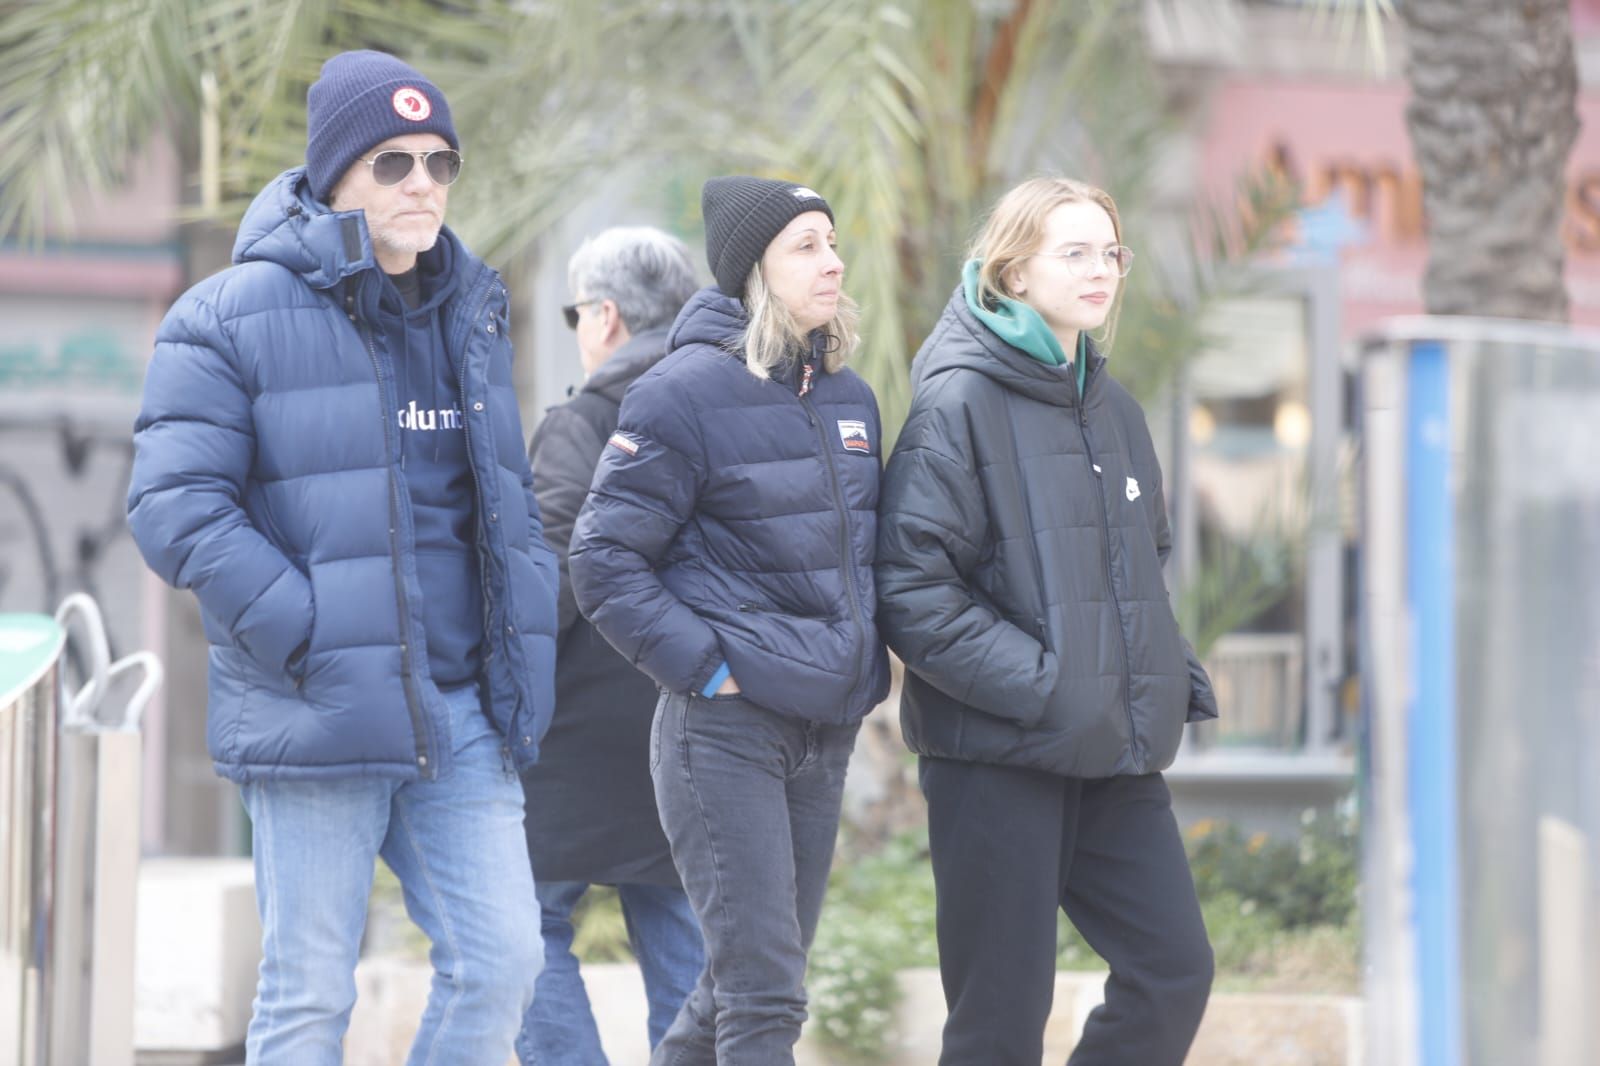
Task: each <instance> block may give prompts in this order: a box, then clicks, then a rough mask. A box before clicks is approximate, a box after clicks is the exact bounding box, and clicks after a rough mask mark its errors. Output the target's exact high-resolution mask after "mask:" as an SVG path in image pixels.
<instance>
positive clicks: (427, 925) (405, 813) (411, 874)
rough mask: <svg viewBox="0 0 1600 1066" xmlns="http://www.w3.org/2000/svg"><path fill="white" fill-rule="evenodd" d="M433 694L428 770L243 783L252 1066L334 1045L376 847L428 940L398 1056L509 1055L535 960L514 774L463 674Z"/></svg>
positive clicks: (310, 1057) (300, 1061) (480, 1064)
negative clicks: (254, 976)
mask: <svg viewBox="0 0 1600 1066" xmlns="http://www.w3.org/2000/svg"><path fill="white" fill-rule="evenodd" d="M445 703H446V705H447V706H448V707H449V709H450V718H449V730H450V732H449V736H450V743H449V749H450V752H451V756H450V758H449V760H447V761H446V764H445V766H444V767H443V768H442V772H441V774H440V776H439V778H438V779H436V780H433V781H413V782H400V781H394V780H386V779H379V778H342V779H338V780H329V781H260V782H253V783H251V784H248V785H245V786H244V787H243V789H242V792H243V795H244V803H245V808H246V809H247V810H248V811H249V813H250V822H251V825H252V826H253V827H254V855H255V872H256V902H257V906H258V907H259V908H260V911H261V929H262V944H261V947H262V960H261V978H260V983H259V984H258V985H257V988H256V1000H255V1007H254V1013H253V1016H252V1017H251V1019H250V1029H249V1033H248V1036H247V1038H246V1042H245V1057H246V1061H247V1062H248V1063H249V1064H250V1066H324V1064H328V1066H337V1064H338V1063H340V1062H342V1061H343V1050H342V1042H343V1039H344V1032H345V1028H346V1027H347V1026H348V1025H349V1022H350V1011H351V1008H353V1007H354V1006H355V1001H356V985H355V968H356V959H357V957H358V955H359V953H360V948H361V934H362V930H363V929H364V928H365V926H366V920H367V899H368V896H369V895H370V893H371V890H372V873H373V863H374V860H375V859H376V858H377V857H378V856H382V858H383V860H384V862H386V863H388V865H389V868H390V869H391V870H393V871H394V872H395V876H396V877H397V878H399V880H400V885H401V888H402V889H403V890H404V893H405V902H406V911H407V912H408V913H409V914H410V915H411V919H412V920H413V921H414V922H416V923H417V925H418V926H420V927H421V929H422V931H423V932H424V933H426V934H427V936H428V939H429V941H430V942H431V944H432V949H431V950H430V952H429V956H428V957H429V960H430V961H431V962H432V963H433V986H432V989H431V991H430V995H429V997H428V1006H427V1009H426V1010H425V1011H424V1013H423V1016H422V1023H421V1026H420V1028H419V1029H418V1031H417V1036H416V1040H415V1042H414V1043H413V1044H412V1047H411V1055H410V1057H409V1058H408V1059H407V1060H406V1061H407V1063H408V1064H409V1066H424V1064H426V1066H449V1064H460V1066H485V1064H491V1063H492V1064H498V1063H502V1062H504V1061H505V1060H506V1058H507V1056H509V1055H510V1053H511V1049H512V1043H513V1041H514V1040H515V1039H516V1035H517V1030H518V1028H519V1027H520V1025H521V1023H522V1014H523V1012H524V1011H525V1010H526V1009H527V1007H528V1003H529V1001H530V1000H532V998H533V988H534V982H535V980H536V979H537V977H538V974H539V969H540V967H541V965H542V964H543V948H542V945H541V944H540V940H539V920H538V914H539V911H538V906H539V904H538V900H537V899H536V898H535V896H534V889H533V875H532V873H531V871H530V868H529V865H528V846H527V839H526V837H525V836H524V835H523V831H522V785H521V783H520V782H519V781H518V779H517V776H516V774H515V773H514V772H513V770H512V768H511V767H510V765H509V763H508V761H507V760H506V758H505V757H504V756H503V755H502V753H501V749H502V747H503V743H502V741H501V738H500V735H499V733H498V732H497V731H496V730H495V728H494V727H493V726H492V725H491V724H490V723H489V720H488V719H487V718H486V717H485V716H484V714H483V712H482V710H481V709H480V708H479V706H478V694H477V691H476V689H475V688H473V687H470V686H469V687H467V688H465V689H459V690H456V691H454V692H451V693H448V694H446V697H445ZM396 713H397V714H403V713H404V711H403V710H400V709H398V708H397V709H396Z"/></svg>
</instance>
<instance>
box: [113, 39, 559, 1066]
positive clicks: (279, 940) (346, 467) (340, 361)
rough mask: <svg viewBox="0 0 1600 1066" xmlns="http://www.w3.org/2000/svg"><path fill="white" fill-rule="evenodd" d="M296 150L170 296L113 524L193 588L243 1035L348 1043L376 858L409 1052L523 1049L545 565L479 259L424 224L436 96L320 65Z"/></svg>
mask: <svg viewBox="0 0 1600 1066" xmlns="http://www.w3.org/2000/svg"><path fill="white" fill-rule="evenodd" d="M307 120H308V121H307V125H308V144H307V149H306V166H305V167H297V168H295V169H292V170H289V171H287V172H286V173H284V174H283V175H281V176H280V177H278V178H277V179H276V180H275V181H273V182H272V183H271V184H270V185H269V186H268V187H267V188H266V189H264V190H263V191H262V192H261V194H260V195H259V196H257V197H256V200H255V203H253V204H252V205H251V207H250V209H249V211H248V212H247V213H246V215H245V219H244V222H243V224H242V225H241V227H240V229H239V236H238V241H237V243H236V244H235V246H234V254H233V258H234V263H235V266H233V267H232V268H231V269H230V270H227V271H224V272H223V273H221V274H218V275H216V276H214V277H212V278H209V279H207V280H206V281H203V282H201V283H200V284H199V285H197V286H195V287H194V288H193V289H191V290H190V291H189V292H188V293H186V294H185V295H184V296H183V297H182V298H181V299H180V300H179V301H178V303H177V304H176V305H174V307H173V308H172V310H171V311H170V312H169V313H168V315H167V317H166V319H165V321H163V323H162V325H161V328H160V331H159V332H158V334H157V338H156V351H155V354H154V356H153V358H152V360H151V363H150V369H149V373H148V376H147V378H146V381H145V392H144V403H143V407H142V410H141V411H140V414H139V419H138V423H137V427H136V433H135V438H134V439H135V447H136V453H135V461H134V468H133V478H132V485H131V487H130V490H129V496H128V520H129V524H130V526H131V527H132V530H133V534H134V537H135V539H136V540H137V542H138V544H139V548H140V550H141V551H142V552H143V554H144V556H145V559H146V560H147V561H148V562H149V564H150V565H151V567H152V568H153V569H154V570H155V571H156V572H157V573H158V574H160V575H161V577H162V578H164V579H165V580H166V581H168V582H170V583H171V584H173V585H175V586H177V587H179V588H190V589H193V590H194V592H195V595H196V597H197V598H198V599H199V601H200V609H201V615H202V617H203V619H204V622H205V627H206V634H207V638H208V639H209V641H210V644H211V651H210V668H209V686H210V706H209V716H208V730H207V732H208V741H209V746H210V750H211V755H212V758H213V759H214V760H215V763H216V767H217V771H218V772H219V773H221V774H222V775H223V776H225V777H227V778H229V779H231V780H233V781H236V782H238V783H239V784H240V786H241V790H242V793H243V797H244V802H245V806H246V808H247V809H248V811H249V814H250V819H251V823H252V826H253V848H254V857H255V868H256V893H257V900H258V903H259V906H260V910H261V921H262V927H263V952H264V960H263V962H262V967H261V978H260V984H259V987H258V989H257V996H256V1002H255V1012H254V1017H253V1018H252V1020H251V1023H250V1029H249V1036H248V1044H247V1055H248V1058H249V1061H250V1062H251V1063H252V1064H255V1063H263V1064H265V1063H294V1064H295V1066H304V1064H318V1063H337V1062H339V1061H340V1060H341V1054H342V1052H341V1046H340V1045H341V1040H342V1037H343V1034H344V1030H345V1027H346V1025H347V1023H348V1021H349V1015H350V1009H351V1007H352V1006H353V1005H354V1001H355V985H354V981H353V973H354V969H355V963H356V958H357V954H358V950H359V947H360V941H361V933H362V929H363V926H364V919H365V914H366V905H367V897H368V894H369V891H370V887H371V882H372V875H373V864H374V860H375V858H376V857H378V856H380V855H381V856H382V858H383V859H384V860H385V861H386V862H387V863H388V864H389V866H390V867H391V868H392V869H393V870H394V871H395V873H396V874H397V875H398V877H399V879H400V881H401V884H402V885H403V886H404V889H405V894H406V903H407V907H408V909H409V910H410V912H411V914H412V916H413V918H415V919H416V921H417V922H418V924H419V925H420V926H421V927H422V928H423V930H424V931H425V932H426V933H427V934H428V935H429V937H430V939H431V940H432V941H433V951H432V956H431V957H432V960H433V963H434V967H435V970H436V973H435V977H434V981H433V990H432V998H431V999H430V1001H429V1003H428V1008H427V1012H426V1014H425V1015H424V1017H423V1020H422V1026H421V1029H420V1030H419V1032H418V1034H417V1038H416V1050H415V1051H414V1052H413V1059H414V1060H421V1059H426V1060H427V1061H429V1062H433V1063H447V1062H448V1063H462V1064H468V1063H470V1064H474V1066H478V1064H482V1063H487V1062H500V1061H503V1060H504V1059H505V1058H506V1056H507V1055H508V1054H509V1052H510V1050H511V1045H512V1041H513V1039H514V1037H515V1035H516V1032H517V1029H518V1026H519V1023H520V1020H521V1017H522V1013H523V1011H524V1010H525V1009H526V1006H527V1004H528V1002H529V1000H530V999H531V996H532V990H533V983H534V980H535V978H536V977H537V975H538V970H539V966H540V944H539V923H538V919H537V914H538V909H537V903H536V901H535V899H534V892H533V882H532V878H531V876H530V874H529V867H528V860H527V848H526V843H525V840H524V837H523V833H522V790H521V786H520V784H519V782H518V779H517V776H516V771H517V770H518V768H519V767H526V766H529V765H531V764H532V763H533V762H534V760H535V759H536V757H537V754H538V746H539V738H540V736H541V735H542V733H543V731H544V728H545V725H546V724H547V722H548V720H549V716H550V711H551V705H552V701H553V692H552V681H553V676H554V670H553V662H554V654H555V637H554V634H555V595H556V572H555V561H554V557H553V556H552V554H551V552H550V550H549V549H548V548H547V547H546V546H545V543H544V540H543V537H542V534H541V529H540V523H539V514H538V507H537V505H536V503H535V502H534V496H533V491H532V484H533V479H532V475H531V473H530V472H529V468H528V461H527V456H526V452H525V451H524V447H523V436H522V426H521V422H520V419H519V416H518V412H517V400H516V394H515V392H514V390H513V388H512V381H511V348H510V340H509V337H508V332H507V328H506V326H507V320H506V309H507V295H506V290H505V287H504V286H503V285H502V284H501V282H500V278H499V276H498V275H497V274H496V273H495V272H494V271H493V270H491V269H490V268H489V267H488V266H486V265H485V264H484V263H483V262H482V261H481V260H479V259H477V258H476V257H475V256H473V255H472V254H471V253H470V252H468V251H467V249H466V248H465V246H463V245H462V244H461V242H460V241H459V240H458V239H457V238H456V237H455V236H454V234H452V233H451V232H450V231H449V230H448V229H443V228H442V223H443V218H444V209H445V204H446V200H447V195H448V190H447V186H448V185H449V184H450V183H451V182H452V181H454V180H455V178H456V177H457V175H458V174H459V172H460V168H461V163H462V160H461V156H460V154H459V151H458V149H459V145H458V143H457V139H456V133H455V128H454V126H453V124H452V122H451V118H450V111H449V106H448V104H447V103H446V101H445V98H444V96H443V94H442V93H440V92H439V90H438V89H437V88H436V87H435V86H434V85H432V84H431V83H430V82H429V81H428V80H427V79H426V78H425V77H423V76H422V75H421V74H420V73H418V72H417V71H416V70H414V69H412V68H411V67H409V66H407V65H406V64H404V63H402V62H400V61H399V60H397V59H395V58H394V57H392V56H388V55H384V54H382V53H377V52H348V53H344V54H342V55H338V56H335V57H334V58H332V59H330V60H329V61H328V62H327V64H326V65H325V66H324V67H323V70H322V76H321V78H320V79H319V80H318V81H317V83H316V84H315V85H313V86H312V87H311V90H310V92H309V94H308V96H307Z"/></svg>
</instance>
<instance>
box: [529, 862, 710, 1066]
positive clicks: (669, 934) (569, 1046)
mask: <svg viewBox="0 0 1600 1066" xmlns="http://www.w3.org/2000/svg"><path fill="white" fill-rule="evenodd" d="M588 889H589V886H588V885H587V884H585V883H584V882H582V881H541V882H540V883H539V915H540V921H541V922H542V923H543V925H544V953H545V966H544V972H543V973H541V974H540V975H539V987H538V990H537V992H536V994H535V995H534V997H533V1006H531V1007H529V1008H528V1012H527V1014H526V1015H525V1016H524V1017H523V1021H522V1035H520V1036H519V1037H517V1058H518V1060H519V1061H520V1062H521V1064H522V1066H609V1064H608V1062H607V1060H606V1054H605V1051H604V1050H603V1049H602V1048H601V1046H600V1032H599V1030H598V1029H597V1028H596V1026H595V1022H594V1012H593V1010H592V1009H591V1008H590V1006H589V994H588V992H587V991H586V990H585V989H584V987H583V975H582V974H581V973H580V972H579V971H578V959H577V956H575V955H573V954H572V937H573V928H572V910H573V908H574V907H576V906H577V905H578V901H579V900H580V899H582V898H583V894H584V893H585V892H586V891H588ZM617 897H618V899H619V900H620V901H621V903H622V919H623V921H624V922H626V923H627V926H628V942H629V944H631V945H632V946H633V954H634V957H635V958H636V959H638V960H639V973H640V975H641V976H642V977H643V978H644V992H645V998H646V999H647V1000H648V1002H649V1004H650V1016H649V1020H648V1024H649V1032H650V1046H651V1047H652V1048H653V1047H655V1046H656V1045H657V1044H659V1043H660V1042H661V1038H662V1036H664V1035H665V1034H666V1031H667V1026H669V1025H671V1024H672V1019H673V1018H675V1017H677V1016H678V1010H679V1009H680V1008H681V1007H682V1006H683V1001H684V1000H686V999H688V998H689V992H690V991H691V990H692V989H693V988H694V983H695V980H696V978H698V977H699V976H700V968H701V967H702V966H704V965H705V958H706V956H705V947H704V945H703V944H702V943H701V940H700V923H698V922H697V921H695V917H694V910H693V908H691V907H690V906H689V897H688V896H686V895H685V894H684V891H683V889H681V888H678V887H676V886H672V885H636V884H621V885H618V886H617Z"/></svg>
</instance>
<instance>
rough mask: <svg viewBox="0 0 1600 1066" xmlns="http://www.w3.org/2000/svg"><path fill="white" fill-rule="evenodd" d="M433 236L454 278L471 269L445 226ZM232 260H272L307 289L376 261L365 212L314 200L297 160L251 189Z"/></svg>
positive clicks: (470, 260)
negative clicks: (446, 246)
mask: <svg viewBox="0 0 1600 1066" xmlns="http://www.w3.org/2000/svg"><path fill="white" fill-rule="evenodd" d="M439 242H440V243H441V244H443V243H449V244H450V245H451V248H450V250H449V251H448V252H447V253H445V255H446V257H447V265H446V266H445V268H444V269H446V270H448V271H450V272H451V273H453V274H455V275H456V276H457V277H460V278H465V277H470V276H472V275H473V274H474V273H475V270H474V268H475V267H476V266H478V262H477V261H476V259H475V257H473V256H472V255H471V254H470V253H468V252H467V250H466V248H465V246H464V245H462V244H461V242H460V241H459V240H457V239H456V236H455V234H454V233H452V232H451V231H450V227H449V226H444V227H442V228H441V229H440V231H439ZM435 247H436V248H437V245H436V246H435ZM233 261H234V262H235V263H250V262H256V261H265V262H269V263H277V264H278V265H279V266H281V267H284V268H286V269H288V270H292V271H294V272H295V273H296V274H298V275H300V277H302V278H303V279H305V283H306V284H307V285H310V286H311V287H312V288H313V289H331V288H333V287H334V286H335V285H337V284H339V282H340V281H342V280H343V279H345V278H347V277H350V276H351V275H352V274H358V273H360V272H361V271H363V270H375V269H377V266H378V261H377V259H376V258H375V257H374V256H373V254H372V237H371V235H370V234H369V233H368V232H367V217H366V215H365V214H364V213H363V212H361V211H334V210H333V209H331V208H330V207H328V205H327V204H325V203H323V202H321V201H320V200H318V199H317V198H316V196H315V194H313V193H312V191H311V183H310V182H309V181H308V180H307V179H306V168H305V167H303V166H299V167H291V168H290V169H288V170H286V171H284V172H283V173H282V174H279V175H278V176H277V177H276V178H273V179H272V181H270V182H268V183H267V186H266V188H264V189H262V190H261V191H260V192H259V193H257V194H256V198H255V199H254V200H253V201H252V202H251V204H250V206H249V208H247V209H246V210H245V213H244V220H243V221H241V222H240V223H239V234H238V236H237V237H236V238H234V242H233Z"/></svg>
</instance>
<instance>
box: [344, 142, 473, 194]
mask: <svg viewBox="0 0 1600 1066" xmlns="http://www.w3.org/2000/svg"><path fill="white" fill-rule="evenodd" d="M418 159H420V160H422V169H423V170H424V171H426V172H427V174H428V178H429V179H430V180H431V181H432V182H433V183H434V184H435V185H450V184H452V183H454V181H455V180H456V179H457V178H459V177H460V176H461V153H460V152H458V151H456V150H455V149H454V148H433V149H430V150H429V151H426V152H405V151H401V150H400V149H398V148H390V149H386V150H384V151H382V152H379V153H378V154H377V155H375V156H373V157H372V158H371V159H363V160H362V162H363V163H365V164H366V165H367V166H369V167H371V168H372V180H373V181H375V182H377V183H378V184H379V185H383V186H389V185H399V184H400V183H401V182H402V181H405V180H406V175H408V174H410V173H411V166H412V164H413V163H414V162H416V161H417V160H418Z"/></svg>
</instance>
